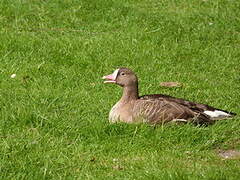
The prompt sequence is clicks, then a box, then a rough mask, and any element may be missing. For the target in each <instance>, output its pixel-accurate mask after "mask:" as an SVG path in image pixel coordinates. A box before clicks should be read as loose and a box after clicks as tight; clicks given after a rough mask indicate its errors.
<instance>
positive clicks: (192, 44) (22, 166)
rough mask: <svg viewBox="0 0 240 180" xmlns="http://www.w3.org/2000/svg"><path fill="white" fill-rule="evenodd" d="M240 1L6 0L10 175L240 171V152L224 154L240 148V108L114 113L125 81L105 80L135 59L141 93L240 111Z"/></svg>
mask: <svg viewBox="0 0 240 180" xmlns="http://www.w3.org/2000/svg"><path fill="white" fill-rule="evenodd" d="M239 9H240V2H238V1H228V0H214V1H213V0H208V1H193V0H182V1H180V0H179V1H177V0H171V1H167V0H161V1H158V0H150V1H149V0H132V1H130V0H118V1H112V0H99V1H90V0H84V1H76V0H55V1H48V0H46V1H43V0H41V1H35V0H2V1H1V2H0V24H1V26H0V34H1V35H0V42H1V43H0V74H1V76H0V172H1V173H0V179H106V178H107V179H239V178H240V175H239V168H240V160H239V158H234V159H223V158H221V157H220V156H219V155H218V151H219V150H228V149H234V150H240V130H239V126H240V121H239V120H240V119H239V116H236V117H235V118H233V119H231V120H227V121H219V122H217V123H216V124H215V125H213V126H209V127H195V126H192V125H184V126H174V125H165V126H159V127H156V128H153V127H150V126H148V125H144V124H138V125H129V124H109V123H108V112H109V110H110V108H111V106H112V105H113V104H114V103H115V102H116V101H117V100H118V99H119V97H120V96H121V90H120V88H119V87H116V86H112V85H104V84H103V83H102V80H101V77H102V76H103V75H105V74H108V73H111V72H112V71H113V70H114V69H116V68H117V67H119V66H125V67H130V68H132V69H133V70H134V71H135V72H136V73H137V74H138V76H139V79H140V92H141V94H150V93H164V94H169V95H172V96H177V97H182V98H186V99H189V100H193V101H197V102H202V103H206V104H210V105H212V106H215V107H218V108H222V109H226V110H230V111H233V112H236V113H237V114H240V110H239V101H240V96H239V89H240V75H239V74H240V69H239V62H240V46H239V44H240V11H239ZM14 73H15V74H16V78H10V76H11V74H14ZM163 81H178V82H181V83H183V87H181V88H163V87H160V86H159V84H160V82H163Z"/></svg>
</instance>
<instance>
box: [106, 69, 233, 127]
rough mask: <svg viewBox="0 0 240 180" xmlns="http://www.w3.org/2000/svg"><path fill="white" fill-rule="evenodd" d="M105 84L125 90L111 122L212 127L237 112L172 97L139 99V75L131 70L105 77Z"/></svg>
mask: <svg viewBox="0 0 240 180" xmlns="http://www.w3.org/2000/svg"><path fill="white" fill-rule="evenodd" d="M103 79H105V80H106V81H105V83H114V84H117V85H120V86H121V87H122V88H123V95H122V97H121V99H120V100H119V101H118V102H117V103H116V104H115V105H114V106H113V107H112V109H111V111H110V113H109V121H110V122H118V121H121V122H126V123H135V122H147V123H150V124H163V123H167V122H192V123H194V124H212V123H214V121H215V120H218V119H224V118H229V117H231V116H233V115H235V114H234V113H231V112H227V111H225V110H221V109H217V108H214V107H211V106H208V105H206V104H199V103H195V102H191V101H188V100H184V99H181V98H175V97H172V96H168V95H162V94H152V95H144V96H141V97H139V95H138V79H137V76H136V75H135V74H134V72H133V71H131V70H130V69H128V68H120V69H117V70H115V71H114V72H113V74H110V75H107V76H104V77H103Z"/></svg>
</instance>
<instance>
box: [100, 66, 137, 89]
mask: <svg viewBox="0 0 240 180" xmlns="http://www.w3.org/2000/svg"><path fill="white" fill-rule="evenodd" d="M103 79H104V80H105V81H104V83H114V84H117V85H119V86H121V87H128V86H137V84H138V79H137V76H136V75H135V74H134V72H133V71H132V70H131V69H128V68H119V69H116V70H115V71H114V72H113V73H112V74H109V75H107V76H103Z"/></svg>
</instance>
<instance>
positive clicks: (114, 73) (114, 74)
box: [112, 69, 119, 80]
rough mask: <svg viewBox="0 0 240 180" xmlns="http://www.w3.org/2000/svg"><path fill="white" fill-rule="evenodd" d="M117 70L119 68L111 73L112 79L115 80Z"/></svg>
mask: <svg viewBox="0 0 240 180" xmlns="http://www.w3.org/2000/svg"><path fill="white" fill-rule="evenodd" d="M118 71H119V69H116V70H115V71H114V72H113V73H112V76H113V79H114V80H116V78H117V75H118Z"/></svg>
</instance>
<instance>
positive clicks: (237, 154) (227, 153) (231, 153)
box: [217, 149, 240, 159]
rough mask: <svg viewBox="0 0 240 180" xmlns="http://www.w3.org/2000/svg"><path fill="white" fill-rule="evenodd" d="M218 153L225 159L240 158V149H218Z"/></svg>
mask: <svg viewBox="0 0 240 180" xmlns="http://www.w3.org/2000/svg"><path fill="white" fill-rule="evenodd" d="M217 153H218V155H219V156H220V157H222V158H223V159H240V151H239V150H234V149H230V150H218V152H217Z"/></svg>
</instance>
